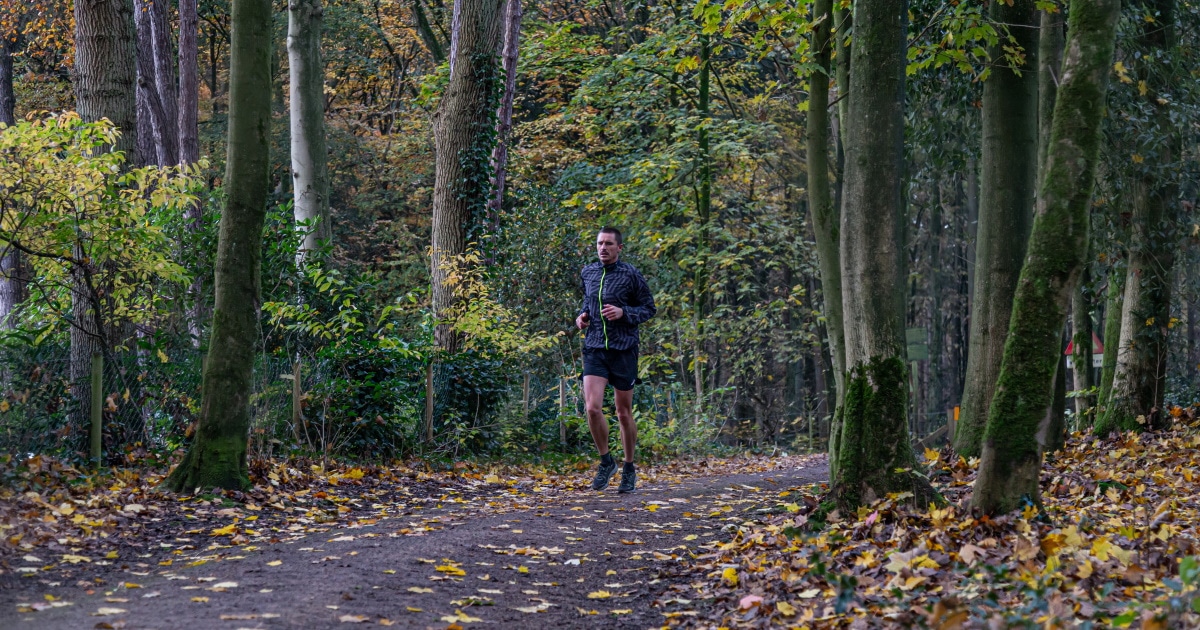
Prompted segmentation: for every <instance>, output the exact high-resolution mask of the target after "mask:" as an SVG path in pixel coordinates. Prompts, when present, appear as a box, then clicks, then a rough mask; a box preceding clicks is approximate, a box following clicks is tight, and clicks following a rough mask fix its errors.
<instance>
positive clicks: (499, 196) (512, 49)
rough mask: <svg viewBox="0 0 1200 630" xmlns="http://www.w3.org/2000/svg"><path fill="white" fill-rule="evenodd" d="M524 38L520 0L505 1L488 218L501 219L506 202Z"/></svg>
mask: <svg viewBox="0 0 1200 630" xmlns="http://www.w3.org/2000/svg"><path fill="white" fill-rule="evenodd" d="M520 41H521V0H508V1H507V2H505V4H504V38H503V40H502V42H501V46H500V62H501V67H502V69H503V71H504V96H502V97H501V99H500V108H499V109H498V110H497V111H496V147H495V148H494V149H492V198H491V201H490V202H488V216H489V219H490V220H491V221H492V222H493V223H495V222H496V221H498V220H499V217H500V210H501V209H502V207H503V205H504V183H505V182H504V180H505V178H506V176H507V174H508V141H509V136H510V135H511V134H512V124H513V122H512V119H513V101H514V100H515V98H516V95H517V57H518V54H519V52H520Z"/></svg>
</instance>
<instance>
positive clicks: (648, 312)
mask: <svg viewBox="0 0 1200 630" xmlns="http://www.w3.org/2000/svg"><path fill="white" fill-rule="evenodd" d="M633 287H634V299H633V300H631V301H630V303H629V305H628V306H626V307H625V308H624V309H623V310H624V311H625V321H627V322H629V323H630V324H633V325H635V326H636V325H638V324H641V323H642V322H645V321H646V320H648V319H650V318H651V317H654V314H655V313H657V312H658V309H657V308H656V307H655V306H654V294H653V293H651V292H650V285H648V284H646V279H645V278H643V277H642V273H641V272H640V271H638V270H636V269H634V270H633Z"/></svg>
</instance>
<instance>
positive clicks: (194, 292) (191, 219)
mask: <svg viewBox="0 0 1200 630" xmlns="http://www.w3.org/2000/svg"><path fill="white" fill-rule="evenodd" d="M198 30H199V15H198V7H197V0H179V119H178V123H177V124H178V127H179V130H178V132H179V163H180V164H183V165H188V164H195V163H196V162H197V161H199V159H200V127H199V116H200V65H199V61H198V57H199V52H200V51H199V42H198V41H197V34H198ZM203 212H204V206H202V205H201V204H200V203H199V202H196V203H191V204H188V206H187V208H186V209H185V210H184V218H185V219H186V220H187V225H188V228H189V229H190V230H192V231H193V232H196V231H199V230H200V229H201V228H202V227H203ZM188 294H189V295H190V296H191V302H192V306H191V308H190V312H189V313H188V323H187V326H188V333H189V334H190V335H191V337H192V340H193V343H194V344H195V346H196V347H199V346H200V339H201V337H202V335H203V330H204V327H203V326H204V319H205V308H204V298H205V295H204V287H203V284H202V283H201V280H200V274H196V277H195V278H193V279H192V286H191V287H190V288H189V290H188Z"/></svg>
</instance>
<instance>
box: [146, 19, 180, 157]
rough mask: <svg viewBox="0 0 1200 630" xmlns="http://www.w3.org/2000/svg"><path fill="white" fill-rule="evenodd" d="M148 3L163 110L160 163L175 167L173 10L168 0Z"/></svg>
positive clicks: (176, 93)
mask: <svg viewBox="0 0 1200 630" xmlns="http://www.w3.org/2000/svg"><path fill="white" fill-rule="evenodd" d="M147 4H148V9H149V14H150V36H151V38H152V42H153V46H151V50H152V51H153V53H154V90H155V91H156V92H158V101H159V102H160V103H162V109H163V121H162V130H161V134H162V137H161V139H160V140H159V146H158V147H157V148H158V151H159V153H158V163H159V164H160V165H162V166H174V165H175V164H178V163H179V124H178V122H177V121H178V118H179V84H178V83H177V82H176V80H175V54H174V50H172V46H171V16H170V12H171V7H170V4H169V3H168V2H167V0H148V2H147Z"/></svg>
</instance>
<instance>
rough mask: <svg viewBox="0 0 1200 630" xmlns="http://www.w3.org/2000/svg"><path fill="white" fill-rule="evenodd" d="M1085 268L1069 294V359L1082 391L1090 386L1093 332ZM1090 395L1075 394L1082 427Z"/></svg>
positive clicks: (1078, 424) (1079, 388) (1078, 388)
mask: <svg viewBox="0 0 1200 630" xmlns="http://www.w3.org/2000/svg"><path fill="white" fill-rule="evenodd" d="M1087 276H1088V273H1087V268H1086V267H1084V270H1083V278H1082V279H1080V281H1079V286H1077V287H1075V292H1074V293H1073V294H1072V295H1071V331H1072V333H1073V334H1072V338H1071V342H1072V343H1073V344H1074V345H1075V352H1074V353H1073V354H1072V355H1071V361H1072V363H1073V365H1074V369H1073V370H1072V374H1074V378H1075V382H1074V383H1073V385H1074V387H1075V389H1076V390H1077V391H1079V392H1084V391H1087V390H1089V389H1091V388H1092V385H1093V383H1092V335H1093V334H1095V333H1094V331H1093V330H1092V312H1091V306H1092V305H1091V300H1089V299H1088V292H1087V282H1088V277H1087ZM1091 406H1092V403H1091V396H1089V395H1086V394H1082V393H1079V394H1076V395H1075V415H1076V417H1078V418H1079V420H1078V422H1077V426H1079V427H1082V426H1083V424H1082V423H1083V422H1084V421H1085V419H1086V418H1087V417H1088V415H1087V412H1088V410H1089V409H1090V408H1091Z"/></svg>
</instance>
